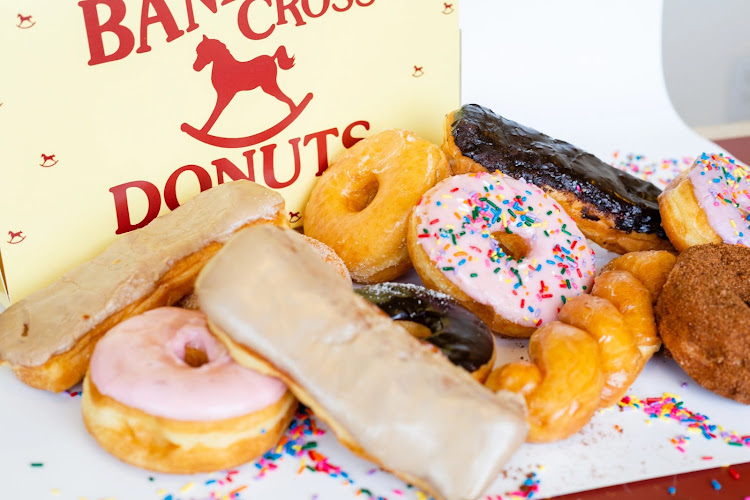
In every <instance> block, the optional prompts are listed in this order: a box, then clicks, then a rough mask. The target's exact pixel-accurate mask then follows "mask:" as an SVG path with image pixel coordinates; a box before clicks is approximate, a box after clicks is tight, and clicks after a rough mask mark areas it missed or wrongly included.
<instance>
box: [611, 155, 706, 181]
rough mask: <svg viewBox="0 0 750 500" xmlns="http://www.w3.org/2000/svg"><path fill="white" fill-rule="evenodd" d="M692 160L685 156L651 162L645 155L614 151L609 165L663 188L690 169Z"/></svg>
mask: <svg viewBox="0 0 750 500" xmlns="http://www.w3.org/2000/svg"><path fill="white" fill-rule="evenodd" d="M693 160H694V158H692V157H687V156H685V157H682V158H667V159H663V160H658V161H651V160H649V159H648V158H646V156H645V155H639V154H635V153H625V154H622V153H620V152H619V151H615V152H614V153H613V154H612V161H610V163H609V164H610V165H612V166H613V167H615V168H616V169H618V170H622V171H623V172H627V173H629V174H631V175H633V176H635V177H638V178H639V179H643V180H645V181H649V182H652V183H653V184H656V185H658V186H661V187H663V186H666V185H667V184H669V182H670V181H671V180H672V179H674V178H675V177H677V176H678V175H680V173H682V172H683V171H685V170H687V169H688V168H690V166H691V165H692V164H693Z"/></svg>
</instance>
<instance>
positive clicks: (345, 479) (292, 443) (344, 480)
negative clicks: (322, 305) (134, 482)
mask: <svg viewBox="0 0 750 500" xmlns="http://www.w3.org/2000/svg"><path fill="white" fill-rule="evenodd" d="M325 434H326V431H325V430H323V429H321V428H320V427H319V426H318V424H317V421H316V419H315V417H314V415H313V413H312V411H311V410H310V409H309V408H307V407H305V406H303V405H300V406H299V408H298V410H297V412H296V413H295V415H294V417H293V419H292V422H291V423H290V425H289V429H288V430H287V432H286V433H285V434H284V436H282V438H281V439H280V440H279V443H278V444H277V445H276V446H275V447H274V448H273V449H271V450H269V451H268V452H266V453H265V454H264V455H263V456H262V457H261V458H260V459H258V460H256V461H255V462H254V463H252V464H248V465H246V466H243V467H241V468H238V469H232V470H228V471H224V472H223V473H221V475H220V476H218V477H217V476H216V475H215V474H213V475H211V476H210V477H209V478H208V479H205V480H202V481H191V482H189V483H187V484H185V485H184V486H182V487H181V488H180V489H179V490H178V492H175V493H168V492H166V491H164V490H159V499H160V500H186V498H188V497H185V496H183V495H185V494H186V493H190V497H189V498H193V496H194V495H193V491H194V490H196V489H200V488H203V489H208V490H209V491H207V492H205V493H203V492H201V493H200V495H201V498H206V499H208V500H241V499H242V498H243V496H242V495H243V493H245V492H246V491H247V490H249V489H250V488H251V485H249V484H242V483H240V482H239V481H238V478H239V477H240V476H248V472H251V471H255V472H254V473H253V476H252V478H253V479H254V480H256V481H258V480H262V479H264V478H266V477H267V476H268V475H269V474H270V473H272V472H273V471H275V470H277V469H278V468H279V464H280V462H281V461H283V460H284V459H292V460H297V461H298V464H297V474H303V473H308V474H309V473H322V474H325V475H326V476H328V477H330V478H334V479H336V480H337V481H340V482H341V484H342V485H344V486H349V485H352V484H354V481H353V480H352V479H351V478H350V476H349V473H347V472H346V471H344V470H342V468H341V467H340V466H338V465H335V464H333V463H331V461H330V458H329V457H327V456H326V455H325V454H323V453H322V452H321V451H320V450H319V449H318V442H317V441H315V440H314V438H316V437H319V436H323V435H325ZM376 470H377V469H371V470H370V471H369V472H368V473H367V475H368V476H370V475H372V474H374V473H375V471H376ZM149 480H150V481H153V476H150V477H149ZM407 488H412V486H410V485H408V486H407ZM393 492H394V494H396V495H397V496H403V493H404V492H403V490H399V489H394V490H393ZM415 492H416V493H417V496H418V498H421V500H426V499H427V496H426V495H424V494H423V493H422V492H420V491H418V490H415ZM356 495H357V496H361V495H365V496H367V497H368V498H370V499H373V500H388V499H387V498H386V497H382V496H377V495H375V494H373V493H372V491H371V490H370V489H367V488H364V487H360V488H358V489H357V490H356ZM419 495H422V496H421V497H419Z"/></svg>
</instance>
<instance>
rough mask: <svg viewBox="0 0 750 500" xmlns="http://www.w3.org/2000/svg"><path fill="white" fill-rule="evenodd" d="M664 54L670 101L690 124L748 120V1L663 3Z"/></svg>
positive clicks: (668, 0) (678, 0) (677, 0)
mask: <svg viewBox="0 0 750 500" xmlns="http://www.w3.org/2000/svg"><path fill="white" fill-rule="evenodd" d="M636 33H637V31H634V36H637V34H636ZM662 50H663V60H664V73H665V80H666V85H667V89H668V92H669V95H670V98H671V100H672V103H673V105H674V107H675V109H676V110H677V112H678V113H679V114H680V116H681V117H682V118H683V119H684V120H685V122H686V123H687V124H688V125H690V126H692V127H695V126H708V125H716V124H723V123H728V122H737V121H750V1H748V0H664V30H663V49H662ZM633 77H635V78H637V75H633Z"/></svg>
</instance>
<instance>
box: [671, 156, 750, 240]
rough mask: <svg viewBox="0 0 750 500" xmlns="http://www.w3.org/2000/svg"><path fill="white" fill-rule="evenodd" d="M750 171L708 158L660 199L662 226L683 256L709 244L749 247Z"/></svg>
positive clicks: (700, 160)
mask: <svg viewBox="0 0 750 500" xmlns="http://www.w3.org/2000/svg"><path fill="white" fill-rule="evenodd" d="M749 192H750V169H749V168H748V167H746V166H745V165H742V164H740V163H738V162H736V161H735V160H734V159H733V158H729V157H726V156H723V155H716V154H714V155H708V154H706V153H703V154H702V155H701V156H699V157H698V158H697V159H696V160H695V162H694V163H693V166H692V167H690V169H689V170H686V171H685V172H683V173H682V174H680V175H679V176H678V177H677V178H675V179H674V180H673V181H672V182H670V183H669V185H668V186H667V187H666V189H665V190H664V192H663V193H662V194H661V196H659V209H660V211H661V216H662V225H663V226H664V230H665V231H666V232H667V236H669V239H670V241H671V242H672V244H673V245H674V246H675V248H676V249H677V250H679V251H682V250H685V249H686V248H688V247H691V246H693V245H703V244H707V243H721V242H722V241H723V242H725V243H735V244H742V245H745V246H749V245H750V198H748V193H749Z"/></svg>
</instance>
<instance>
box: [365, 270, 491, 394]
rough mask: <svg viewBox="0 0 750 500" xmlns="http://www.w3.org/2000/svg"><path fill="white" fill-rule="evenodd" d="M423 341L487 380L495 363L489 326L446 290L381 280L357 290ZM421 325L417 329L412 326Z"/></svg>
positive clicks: (482, 380) (478, 378)
mask: <svg viewBox="0 0 750 500" xmlns="http://www.w3.org/2000/svg"><path fill="white" fill-rule="evenodd" d="M355 292H357V293H358V294H359V295H361V296H362V297H364V298H366V299H367V300H369V301H370V302H372V303H373V304H375V305H376V306H378V307H379V308H380V310H382V311H383V312H385V313H386V314H387V315H388V316H390V318H391V319H393V320H396V321H398V322H399V324H401V326H403V327H405V328H406V329H407V330H408V331H409V333H411V334H412V335H414V336H415V337H417V338H418V339H420V340H423V341H425V342H427V343H430V344H432V345H434V346H435V347H437V348H438V349H440V350H441V351H442V352H443V354H445V355H446V356H447V357H448V359H450V360H451V362H452V363H453V364H454V365H457V366H460V367H461V368H463V369H464V370H466V371H468V372H469V373H471V374H472V376H473V377H474V378H475V379H477V380H478V381H479V382H484V380H485V379H486V378H487V375H489V373H490V370H491V369H492V366H493V364H494V362H495V340H494V338H493V337H492V332H490V330H489V329H488V328H487V326H486V325H485V324H484V323H483V322H482V321H481V320H480V319H479V318H477V317H476V316H475V315H474V314H472V313H471V312H470V311H469V310H468V309H466V308H464V307H463V306H462V305H461V304H459V303H458V302H456V301H455V300H453V299H452V298H451V297H449V296H448V295H445V294H444V293H440V292H436V291H434V290H428V289H426V288H424V287H421V286H417V285H412V284H411V283H381V284H377V285H369V286H366V287H363V288H358V289H356V290H355ZM414 324H416V325H421V326H422V327H423V328H421V329H420V328H414V327H411V326H409V325H414Z"/></svg>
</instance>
